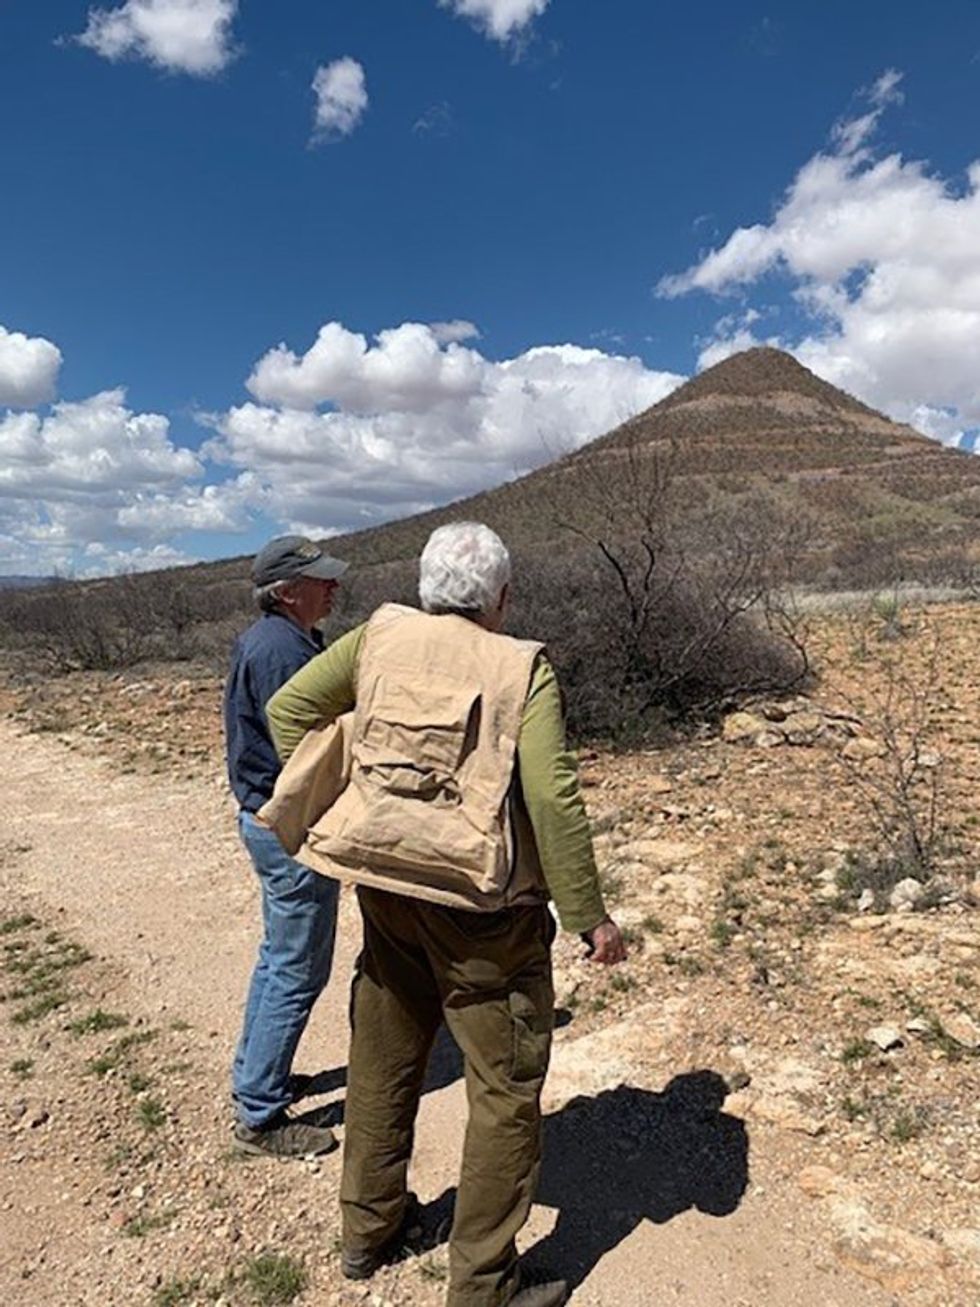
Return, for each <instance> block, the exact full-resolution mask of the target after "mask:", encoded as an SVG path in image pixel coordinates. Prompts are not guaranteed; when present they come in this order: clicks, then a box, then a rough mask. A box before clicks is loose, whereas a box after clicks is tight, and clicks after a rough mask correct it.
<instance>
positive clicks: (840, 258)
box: [658, 70, 980, 438]
mask: <svg viewBox="0 0 980 1307" xmlns="http://www.w3.org/2000/svg"><path fill="white" fill-rule="evenodd" d="M900 80H901V79H900V74H898V73H897V72H895V71H894V70H890V71H889V72H887V73H885V74H883V76H882V77H881V78H879V80H878V81H877V82H876V83H875V85H874V86H873V87H872V88H870V90H869V91H868V92H866V93H865V95H866V98H867V99H868V101H869V102H870V104H871V109H870V110H869V112H868V113H866V114H863V115H860V116H858V117H855V118H853V119H851V120H849V121H846V122H843V123H841V124H838V126H837V127H836V128H835V129H834V132H833V137H832V144H831V147H830V148H829V149H828V150H826V151H824V152H821V153H819V154H817V155H815V156H814V157H813V158H812V159H810V160H809V161H808V162H807V163H805V164H804V165H803V167H802V168H801V169H800V171H799V173H798V174H797V176H796V178H795V180H794V181H793V183H792V185H791V186H790V187H789V189H788V191H787V193H786V195H785V196H784V198H783V200H782V202H781V203H780V205H779V206H778V208H777V210H776V212H775V214H774V215H773V217H772V219H771V220H770V221H769V222H768V223H758V224H756V225H754V226H752V227H747V228H739V229H738V230H736V231H735V232H733V233H732V235H731V236H730V237H729V238H728V240H727V241H726V242H725V243H724V244H723V245H722V246H720V248H718V249H715V250H712V251H710V252H709V253H708V254H707V255H705V256H704V257H703V258H702V259H701V260H700V261H699V262H698V263H696V264H695V265H694V266H693V267H691V268H689V269H688V270H687V271H686V272H683V273H681V274H679V275H676V276H670V277H666V278H664V279H663V280H662V281H661V283H660V286H659V288H658V289H659V291H660V293H661V294H662V295H665V296H668V297H670V296H676V295H683V294H685V293H688V292H690V291H693V290H704V291H708V292H710V293H712V294H716V295H723V294H726V293H730V292H733V291H735V292H740V293H742V294H743V295H744V293H745V291H746V289H747V288H748V287H750V286H752V285H754V284H755V283H757V282H759V281H760V279H761V278H763V277H764V276H766V275H767V274H778V275H781V276H783V277H785V278H788V279H789V281H790V284H791V287H792V293H793V295H794V298H795V299H796V301H797V304H798V306H799V307H800V308H801V309H802V311H803V313H804V314H805V316H806V318H807V319H808V320H809V322H810V324H811V325H810V327H809V329H804V330H803V331H802V332H801V333H800V334H799V335H797V336H796V337H791V336H789V335H787V334H786V333H784V335H783V337H782V339H781V340H780V341H779V343H781V344H782V345H783V347H784V348H789V349H792V351H793V352H794V353H795V354H796V355H797V357H798V358H800V359H801V361H802V362H804V363H805V364H807V366H808V367H811V368H813V370H814V371H815V372H817V373H819V375H820V376H822V377H825V378H826V379H827V380H828V381H831V382H833V383H834V384H836V385H839V386H842V387H844V388H845V389H846V390H849V391H851V392H852V393H854V394H856V395H858V396H860V397H861V398H862V399H864V400H866V401H868V402H869V403H872V404H874V405H875V406H877V407H879V408H883V409H884V410H885V411H886V412H888V413H889V414H891V415H892V416H893V417H896V418H899V419H900V420H902V421H911V422H915V421H918V422H919V423H921V425H922V428H923V429H924V430H928V431H929V432H930V433H931V434H943V435H945V436H946V438H955V436H956V433H958V432H959V431H961V430H962V429H963V428H964V427H966V426H975V425H977V423H978V422H980V162H973V163H971V164H970V165H969V167H968V169H967V171H966V180H965V184H962V183H956V182H954V181H952V180H947V179H944V178H943V177H940V176H938V175H936V174H935V173H934V172H933V171H931V170H930V169H929V167H928V165H927V164H926V163H925V162H923V161H921V160H909V159H905V158H903V157H902V156H901V155H900V154H889V155H887V156H885V157H878V156H877V155H876V154H875V153H874V152H873V150H872V149H871V147H870V144H869V142H870V140H871V136H872V133H873V132H874V130H875V128H876V127H877V125H878V121H879V117H880V115H881V113H882V112H883V110H884V108H885V107H886V106H887V105H889V104H896V103H899V102H900V100H901V95H900V92H899V89H898V88H899V82H900ZM738 331H739V332H740V333H741V334H740V335H737V334H736V333H733V332H728V331H726V330H725V329H724V328H723V329H722V330H721V331H720V332H719V338H718V340H716V341H714V342H712V343H711V344H710V345H709V346H708V348H707V350H706V351H705V353H704V354H703V355H702V359H701V362H702V364H706V363H708V362H712V361H717V359H718V358H719V357H721V356H722V353H721V352H722V351H724V350H725V349H726V348H727V347H728V346H729V345H731V346H734V345H735V344H738V345H744V344H746V343H749V344H751V343H755V337H754V335H753V334H752V332H751V330H749V329H748V328H746V327H745V326H742V327H739V328H738Z"/></svg>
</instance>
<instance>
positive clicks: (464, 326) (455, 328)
mask: <svg viewBox="0 0 980 1307" xmlns="http://www.w3.org/2000/svg"><path fill="white" fill-rule="evenodd" d="M429 329H430V330H431V332H432V334H433V336H434V337H435V338H436V340H437V341H438V342H439V344H440V345H448V344H450V343H451V342H455V343H456V344H461V343H462V342H463V341H464V340H479V339H480V328H479V327H477V326H475V325H474V324H473V323H472V322H467V321H466V319H465V318H453V320H452V321H451V322H430V323H429Z"/></svg>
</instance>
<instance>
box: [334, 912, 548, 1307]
mask: <svg viewBox="0 0 980 1307" xmlns="http://www.w3.org/2000/svg"><path fill="white" fill-rule="evenodd" d="M358 898H359V900H360V905H361V912H362V914H363V917H364V952H363V954H362V956H361V959H360V962H359V965H358V969H357V974H356V975H355V978H354V987H353V993H352V1000H351V1023H352V1027H353V1030H352V1037H351V1051H350V1067H349V1072H348V1089H347V1106H346V1113H345V1121H346V1133H345V1140H344V1174H343V1182H342V1185H341V1192H340V1198H341V1207H342V1210H343V1238H344V1244H345V1246H346V1247H348V1248H351V1249H354V1250H368V1249H376V1248H378V1247H380V1245H382V1244H384V1243H385V1242H386V1241H387V1240H389V1239H390V1238H392V1237H393V1236H394V1235H395V1233H396V1232H397V1230H398V1226H399V1224H400V1222H401V1219H402V1215H403V1212H404V1208H405V1196H406V1183H407V1180H406V1177H407V1172H408V1163H409V1158H410V1156H411V1152H412V1140H413V1133H414V1127H415V1116H416V1112H417V1110H418V1104H419V1096H420V1094H421V1091H422V1083H423V1080H424V1077H425V1069H426V1062H427V1060H428V1056H429V1051H430V1049H431V1047H432V1042H433V1039H434V1037H435V1034H436V1031H437V1030H438V1028H439V1025H440V1022H441V1021H442V1020H443V1018H445V1021H446V1024H447V1025H448V1027H449V1030H450V1033H451V1034H452V1036H453V1038H454V1039H455V1041H456V1043H457V1044H458V1045H459V1048H460V1050H461V1052H462V1054H463V1058H464V1061H465V1065H466V1094H467V1099H468V1103H469V1119H468V1122H467V1127H466V1141H465V1144H464V1148H463V1162H462V1169H461V1173H460V1180H459V1189H458V1191H457V1196H456V1213H455V1218H454V1221H453V1227H452V1234H451V1235H450V1244H449V1266H450V1283H449V1293H448V1297H447V1300H446V1301H447V1305H448V1307H502V1304H505V1303H507V1302H509V1301H510V1299H511V1298H512V1297H513V1295H514V1293H515V1291H516V1287H517V1248H516V1245H515V1237H516V1235H517V1232H518V1231H519V1230H520V1229H521V1227H522V1226H523V1224H524V1222H525V1221H526V1220H527V1215H528V1212H529V1210H530V1207H531V1202H532V1200H533V1197H534V1191H535V1188H536V1186H537V1181H538V1173H539V1170H540V1164H541V1109H540V1098H541V1086H542V1084H543V1082H544V1077H545V1073H546V1071H547V1068H548V1056H549V1053H550V1051H551V1031H552V1026H553V1022H554V989H553V987H552V980H551V941H552V939H553V937H554V923H553V921H552V918H551V914H550V913H549V911H548V910H547V908H546V907H544V906H538V907H526V908H509V909H506V910H504V911H501V912H493V913H480V912H465V911H457V910H456V909H453V908H443V907H438V906H436V905H434V904H429V903H423V902H420V901H418V900H416V899H409V898H405V897H402V896H400V895H394V894H387V893H384V892H382V891H380V890H373V889H366V888H363V887H362V888H360V889H359V890H358Z"/></svg>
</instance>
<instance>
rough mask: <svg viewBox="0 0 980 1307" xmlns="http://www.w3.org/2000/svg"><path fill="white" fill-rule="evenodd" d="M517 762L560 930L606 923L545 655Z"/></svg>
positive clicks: (536, 676)
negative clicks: (559, 922)
mask: <svg viewBox="0 0 980 1307" xmlns="http://www.w3.org/2000/svg"><path fill="white" fill-rule="evenodd" d="M517 758H518V767H519V772H520V780H521V790H522V792H523V796H524V804H525V807H526V808H527V813H528V817H529V818H530V820H531V826H532V828H533V830H534V837H535V841H536V842H537V846H538V857H539V858H540V860H541V868H542V871H543V872H544V878H545V883H546V885H547V887H548V892H549V893H550V894H551V897H552V899H554V902H555V907H556V908H557V910H558V917H559V919H560V921H561V924H562V927H563V929H565V930H568V931H572V932H577V933H581V932H583V931H587V930H592V929H593V928H594V927H595V926H598V925H599V923H600V922H601V921H603V920H605V917H606V909H605V905H604V904H603V901H602V891H601V889H600V886H599V872H598V868H597V867H596V861H595V851H594V849H593V847H592V834H591V832H590V830H589V819H588V817H587V815H586V812H585V804H584V803H583V801H582V793H581V790H580V789H579V783H578V767H577V763H576V759H575V756H574V754H572V753H571V751H570V750H569V749H568V748H567V747H566V744H565V723H564V720H563V716H562V707H561V695H560V693H559V689H558V680H557V678H556V676H555V673H554V669H553V668H552V666H551V663H550V662H549V661H548V660H547V658H545V657H543V656H542V657H541V658H539V659H538V662H537V664H536V666H535V669H534V672H533V674H532V677H531V689H530V692H529V694H528V697H527V702H526V704H525V706H524V716H523V719H522V721H521V733H520V737H519V739H518V742H517Z"/></svg>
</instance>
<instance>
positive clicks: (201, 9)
mask: <svg viewBox="0 0 980 1307" xmlns="http://www.w3.org/2000/svg"><path fill="white" fill-rule="evenodd" d="M237 9H238V0H126V3H125V4H123V5H120V6H118V7H117V8H115V9H92V10H90V11H89V16H88V26H87V27H86V29H85V31H84V32H83V33H82V34H81V36H79V37H77V38H76V40H77V41H78V43H79V44H80V45H84V46H87V47H88V48H89V49H90V50H94V51H95V52H96V54H100V55H102V56H103V58H105V59H111V60H113V61H115V60H119V59H126V58H134V59H146V60H147V61H148V62H149V63H151V64H154V65H156V67H158V68H163V69H165V70H166V71H167V72H170V73H189V74H191V76H193V77H209V76H211V75H213V74H214V73H218V72H220V71H221V70H222V69H223V68H225V67H227V65H228V64H229V63H230V62H231V60H232V59H233V58H234V54H235V50H234V44H233V41H232V32H231V25H232V22H233V21H234V18H235V13H236V11H237Z"/></svg>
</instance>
